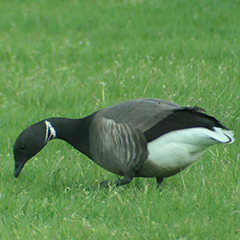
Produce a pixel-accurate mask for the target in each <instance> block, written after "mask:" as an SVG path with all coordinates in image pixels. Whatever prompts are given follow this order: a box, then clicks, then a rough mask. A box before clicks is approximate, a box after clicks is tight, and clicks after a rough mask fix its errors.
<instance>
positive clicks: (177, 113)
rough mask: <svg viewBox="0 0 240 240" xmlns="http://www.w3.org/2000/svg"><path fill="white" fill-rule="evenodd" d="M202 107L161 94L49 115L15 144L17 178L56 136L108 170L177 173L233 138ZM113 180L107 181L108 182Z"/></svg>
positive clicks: (159, 176) (128, 174)
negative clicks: (74, 115)
mask: <svg viewBox="0 0 240 240" xmlns="http://www.w3.org/2000/svg"><path fill="white" fill-rule="evenodd" d="M204 112H205V110H204V109H201V108H198V107H180V106H179V105H177V104H175V103H172V102H169V101H166V100H161V99H136V100H128V101H124V102H122V103H119V104H116V105H113V106H110V107H107V108H103V109H101V110H99V111H96V112H94V113H92V114H91V115H89V116H86V117H84V118H80V119H70V118H48V119H45V120H42V121H40V122H37V123H35V124H33V125H31V126H30V127H28V128H26V129H25V130H24V131H23V132H21V133H20V135H19V136H18V137H17V139H16V141H15V144H14V146H13V154H14V159H15V177H18V176H19V174H20V172H21V170H22V168H23V166H24V165H25V163H26V162H27V161H28V160H29V159H31V158H32V157H33V156H34V155H36V154H37V153H38V152H39V151H40V150H41V149H42V148H43V147H45V146H46V145H47V143H48V142H49V141H51V140H53V139H62V140H64V141H66V142H68V143H69V144H71V145H72V146H73V147H74V148H76V149H77V150H79V151H80V152H82V153H83V154H85V155H86V156H87V157H88V158H90V159H91V160H93V161H94V162H95V163H96V164H98V165H99V166H101V167H103V168H104V169H106V170H108V171H110V172H112V173H115V174H117V175H120V176H123V178H122V179H118V180H116V181H115V182H114V183H113V184H115V185H116V186H121V185H125V184H128V183H129V182H130V181H131V180H132V179H133V178H134V177H146V178H156V180H157V186H160V185H161V184H162V182H163V179H164V178H167V177H170V176H173V175H175V174H177V173H179V172H180V171H182V170H184V169H185V168H186V167H187V166H189V165H190V164H191V163H193V162H194V161H196V160H197V159H199V158H200V157H201V156H202V155H203V154H204V152H205V150H206V149H207V148H208V147H209V146H211V145H214V144H216V143H225V144H230V143H233V141H234V137H233V132H232V131H230V130H229V129H228V128H226V127H225V126H223V125H222V124H221V123H220V122H219V121H218V120H217V119H215V118H214V117H212V116H209V115H207V114H205V113H204ZM108 183H109V182H108V181H107V180H105V181H103V182H102V183H101V184H108Z"/></svg>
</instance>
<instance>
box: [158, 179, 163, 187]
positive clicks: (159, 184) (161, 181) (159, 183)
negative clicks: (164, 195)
mask: <svg viewBox="0 0 240 240" xmlns="http://www.w3.org/2000/svg"><path fill="white" fill-rule="evenodd" d="M162 183H163V178H157V188H160V187H162Z"/></svg>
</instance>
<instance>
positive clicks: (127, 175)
mask: <svg viewBox="0 0 240 240" xmlns="http://www.w3.org/2000/svg"><path fill="white" fill-rule="evenodd" d="M133 177H134V173H133V172H130V173H125V174H124V178H122V179H118V180H116V181H114V182H113V185H115V186H123V185H125V184H128V183H130V182H131V181H132V179H133ZM108 185H109V181H108V180H106V181H103V182H101V183H100V186H105V187H108Z"/></svg>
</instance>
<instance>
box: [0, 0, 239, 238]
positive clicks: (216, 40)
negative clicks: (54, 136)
mask: <svg viewBox="0 0 240 240" xmlns="http://www.w3.org/2000/svg"><path fill="white" fill-rule="evenodd" d="M0 8H1V15H0V23H1V24H0V71H1V74H0V126H1V138H0V167H1V171H0V213H1V214H0V229H1V231H0V238H1V239H100V240H101V239H174V240H175V239H182V240H183V239H186V240H187V239H204V240H205V239H224V240H225V239H230V240H232V239H240V189H239V188H240V160H239V130H240V127H239V114H240V110H239V101H240V100H239V92H240V70H239V69H240V44H239V41H240V24H239V23H240V21H239V20H240V15H239V9H240V4H239V1H237V0H232V1H227V0H219V1H217V0H209V1H190V0H181V1H177V0H173V1H164V0H160V1H159V0H153V1H144V0H132V1H130V0H118V1H113V0H106V1H98V0H89V1H80V0H79V1H77V0H69V1H64V0H58V1H46V0H42V1H28V0H25V1H13V0H8V1H7V0H2V1H1V2H0ZM142 97H151V98H155V97H156V98H163V99H166V100H171V101H174V102H176V103H178V104H180V105H183V106H193V105H199V106H201V107H203V108H205V109H206V110H207V113H209V114H212V115H214V116H215V117H216V118H218V119H220V120H221V122H222V123H223V124H225V125H226V126H227V127H229V128H231V129H233V130H234V132H235V138H236V142H235V143H234V144H233V145H230V146H220V145H218V146H214V147H212V148H210V149H209V150H208V151H207V152H206V154H205V155H204V156H203V157H202V158H201V159H200V161H198V162H196V163H194V164H193V165H192V166H191V167H189V168H188V169H187V170H185V171H184V172H182V173H180V174H178V175H176V176H174V177H171V178H168V179H166V180H165V182H164V184H163V188H162V191H161V192H159V191H158V190H156V184H155V180H154V179H140V178H139V179H134V180H133V181H132V182H131V183H130V184H129V185H126V186H123V187H120V188H110V189H94V190H90V191H86V190H84V187H88V186H92V185H97V184H98V183H100V182H101V181H103V180H105V179H110V180H113V179H116V178H117V176H116V175H113V174H111V173H108V172H107V171H105V170H104V169H101V168H100V167H98V166H97V165H95V164H94V163H92V162H90V161H89V160H88V159H87V157H85V156H84V155H82V154H81V153H79V152H77V151H75V150H74V149H73V148H72V147H71V146H69V145H67V144H66V143H64V142H61V141H58V140H55V141H51V142H50V143H49V144H48V146H47V147H46V148H45V149H44V150H42V151H41V152H40V153H39V154H38V155H37V156H36V157H34V158H33V159H32V160H31V161H29V162H28V163H27V165H26V166H25V167H24V169H23V171H22V173H21V175H20V177H19V178H18V179H15V178H14V177H13V169H14V161H13V154H12V146H13V143H14V141H15V139H16V137H17V136H18V134H19V133H20V132H21V131H22V130H23V129H25V128H26V127H27V126H29V125H31V124H33V123H35V122H38V121H40V120H42V119H44V118H48V117H52V116H61V117H72V118H79V117H83V116H85V115H88V114H90V113H92V112H93V111H95V110H97V109H100V108H102V107H105V106H109V105H111V104H114V103H118V102H121V101H124V100H127V99H133V98H142Z"/></svg>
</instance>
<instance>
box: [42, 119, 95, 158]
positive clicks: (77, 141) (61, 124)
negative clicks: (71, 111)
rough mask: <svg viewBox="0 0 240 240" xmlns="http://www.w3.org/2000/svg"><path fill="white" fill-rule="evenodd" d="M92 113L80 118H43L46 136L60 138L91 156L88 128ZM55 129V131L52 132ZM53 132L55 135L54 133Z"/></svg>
mask: <svg viewBox="0 0 240 240" xmlns="http://www.w3.org/2000/svg"><path fill="white" fill-rule="evenodd" d="M92 117H93V115H90V116H88V117H85V118H81V119H70V118H49V119H46V120H45V125H46V137H45V139H46V140H47V141H48V138H49V140H51V139H53V138H58V139H62V140H64V141H66V142H68V143H69V144H71V145H72V146H73V147H75V148H76V149H78V150H79V151H80V152H82V153H84V154H85V155H87V156H88V157H89V158H91V155H90V151H89V130H90V126H91V122H92V121H91V120H92ZM54 131H55V132H54ZM54 134H55V135H54Z"/></svg>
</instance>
